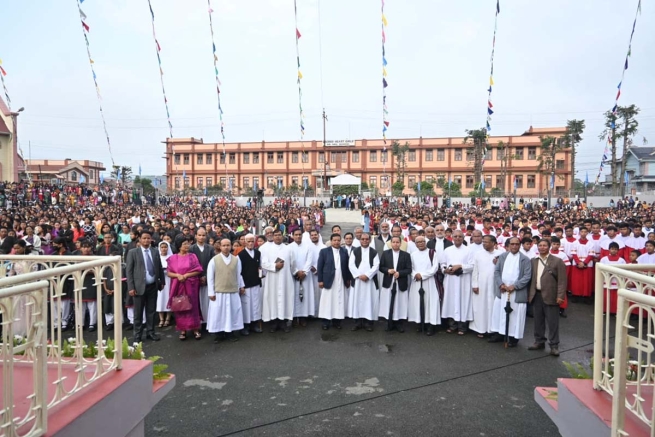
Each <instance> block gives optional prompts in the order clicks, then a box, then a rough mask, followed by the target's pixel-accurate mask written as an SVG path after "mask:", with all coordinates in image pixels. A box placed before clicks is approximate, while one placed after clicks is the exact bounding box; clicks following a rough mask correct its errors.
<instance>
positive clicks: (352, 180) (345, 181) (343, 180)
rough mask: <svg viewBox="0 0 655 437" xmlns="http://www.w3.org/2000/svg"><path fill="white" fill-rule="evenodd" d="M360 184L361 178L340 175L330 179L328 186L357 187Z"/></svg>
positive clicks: (346, 174)
mask: <svg viewBox="0 0 655 437" xmlns="http://www.w3.org/2000/svg"><path fill="white" fill-rule="evenodd" d="M361 184H362V178H358V177H357V176H353V175H351V174H348V173H344V174H341V175H339V176H336V177H333V178H332V179H330V185H357V186H360V185H361Z"/></svg>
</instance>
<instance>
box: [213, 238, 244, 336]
mask: <svg viewBox="0 0 655 437" xmlns="http://www.w3.org/2000/svg"><path fill="white" fill-rule="evenodd" d="M231 250H232V242H231V241H230V240H229V239H228V238H224V239H223V240H221V253H220V255H216V256H215V257H213V258H212V259H211V260H210V261H209V264H208V265H207V293H208V297H209V307H208V309H207V331H209V332H210V333H211V334H216V335H215V337H214V343H218V341H220V339H221V337H223V336H225V335H227V338H228V339H229V340H231V341H237V340H238V339H239V338H238V337H237V336H236V335H234V332H235V331H240V330H242V329H243V312H242V309H241V298H240V297H239V295H240V294H244V293H245V291H246V289H245V285H244V282H243V277H241V260H240V259H239V257H238V256H234V255H232V254H231V253H230V251H231Z"/></svg>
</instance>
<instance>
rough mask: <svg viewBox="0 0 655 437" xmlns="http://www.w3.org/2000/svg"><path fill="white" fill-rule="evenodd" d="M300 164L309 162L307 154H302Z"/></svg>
mask: <svg viewBox="0 0 655 437" xmlns="http://www.w3.org/2000/svg"><path fill="white" fill-rule="evenodd" d="M302 162H303V163H305V164H307V163H308V162H309V152H302Z"/></svg>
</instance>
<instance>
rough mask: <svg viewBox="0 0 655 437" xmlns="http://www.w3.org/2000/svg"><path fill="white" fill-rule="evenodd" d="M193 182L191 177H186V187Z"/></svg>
mask: <svg viewBox="0 0 655 437" xmlns="http://www.w3.org/2000/svg"><path fill="white" fill-rule="evenodd" d="M190 183H191V178H190V177H188V176H187V177H185V178H184V188H189V184H190Z"/></svg>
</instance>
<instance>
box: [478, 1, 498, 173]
mask: <svg viewBox="0 0 655 437" xmlns="http://www.w3.org/2000/svg"><path fill="white" fill-rule="evenodd" d="M498 14H500V0H496V16H495V18H494V37H493V40H492V42H491V71H490V73H489V88H488V89H487V94H488V96H487V121H486V123H485V130H486V136H487V138H489V132H490V131H491V116H492V115H493V113H494V110H493V109H492V108H493V107H494V105H493V104H492V103H491V92H492V91H493V86H494V56H495V55H496V33H497V32H498ZM487 143H488V141H485V143H484V149H483V152H482V166H483V168H484V162H485V159H484V157H485V156H486V155H487Z"/></svg>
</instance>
